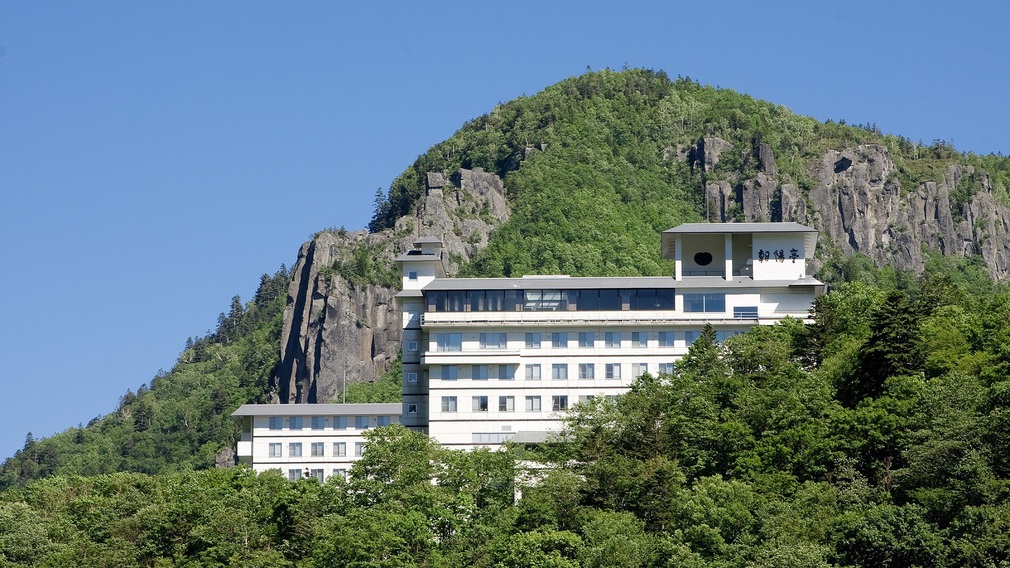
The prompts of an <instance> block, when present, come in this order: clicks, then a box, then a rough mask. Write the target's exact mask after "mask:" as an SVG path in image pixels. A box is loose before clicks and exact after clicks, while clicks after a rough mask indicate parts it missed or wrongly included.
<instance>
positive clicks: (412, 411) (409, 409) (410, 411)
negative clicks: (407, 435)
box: [407, 404, 417, 414]
mask: <svg viewBox="0 0 1010 568" xmlns="http://www.w3.org/2000/svg"><path fill="white" fill-rule="evenodd" d="M407 414H417V405H416V404H408V405H407Z"/></svg>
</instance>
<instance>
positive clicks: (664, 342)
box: [659, 331, 673, 347]
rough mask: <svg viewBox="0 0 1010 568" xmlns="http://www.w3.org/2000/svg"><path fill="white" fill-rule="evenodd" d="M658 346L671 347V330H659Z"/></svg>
mask: <svg viewBox="0 0 1010 568" xmlns="http://www.w3.org/2000/svg"><path fill="white" fill-rule="evenodd" d="M659 346H660V347H673V332H672V331H661V332H659Z"/></svg>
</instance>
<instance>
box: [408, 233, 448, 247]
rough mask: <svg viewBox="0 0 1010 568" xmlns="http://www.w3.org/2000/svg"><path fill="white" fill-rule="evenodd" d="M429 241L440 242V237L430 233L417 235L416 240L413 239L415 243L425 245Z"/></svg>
mask: <svg viewBox="0 0 1010 568" xmlns="http://www.w3.org/2000/svg"><path fill="white" fill-rule="evenodd" d="M430 243H438V244H442V239H440V238H438V237H435V236H432V235H427V236H424V237H418V238H417V240H415V241H414V244H415V245H426V244H430Z"/></svg>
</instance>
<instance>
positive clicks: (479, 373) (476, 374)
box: [470, 365, 488, 381]
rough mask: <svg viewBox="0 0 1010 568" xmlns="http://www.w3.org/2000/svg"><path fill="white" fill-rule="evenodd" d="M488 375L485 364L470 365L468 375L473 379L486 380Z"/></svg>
mask: <svg viewBox="0 0 1010 568" xmlns="http://www.w3.org/2000/svg"><path fill="white" fill-rule="evenodd" d="M487 376H488V367H487V365H471V366H470V377H471V378H472V379H473V380H475V381H486V380H487Z"/></svg>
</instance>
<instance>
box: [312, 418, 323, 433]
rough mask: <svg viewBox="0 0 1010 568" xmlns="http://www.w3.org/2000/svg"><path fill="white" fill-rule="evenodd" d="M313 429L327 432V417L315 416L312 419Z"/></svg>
mask: <svg viewBox="0 0 1010 568" xmlns="http://www.w3.org/2000/svg"><path fill="white" fill-rule="evenodd" d="M312 429H313V430H325V429H326V417H325V416H313V417H312Z"/></svg>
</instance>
